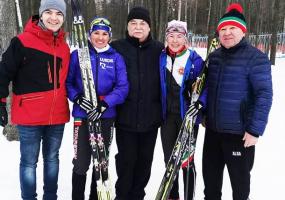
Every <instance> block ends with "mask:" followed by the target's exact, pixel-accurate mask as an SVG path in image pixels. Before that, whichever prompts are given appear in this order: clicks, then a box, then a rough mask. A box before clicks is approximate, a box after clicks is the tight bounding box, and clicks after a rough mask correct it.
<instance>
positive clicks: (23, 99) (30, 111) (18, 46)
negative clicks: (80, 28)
mask: <svg viewBox="0 0 285 200" xmlns="http://www.w3.org/2000/svg"><path fill="white" fill-rule="evenodd" d="M38 20H39V18H38V16H34V17H32V18H31V19H30V20H29V21H28V23H27V25H26V27H25V29H24V32H23V33H22V34H19V35H18V36H17V37H14V38H13V39H12V40H11V44H10V46H9V47H8V49H7V51H6V52H5V53H4V54H3V56H2V61H1V62H0V98H5V97H7V96H8V94H9V92H8V85H9V83H10V81H12V83H13V98H12V111H11V119H12V123H14V124H20V125H53V124H62V123H66V122H68V121H69V115H70V113H69V106H68V101H67V97H66V87H65V80H66V77H67V72H68V66H69V56H70V53H69V47H68V45H67V44H66V42H65V40H64V34H65V33H64V32H63V30H60V31H59V33H58V34H57V35H56V36H54V34H53V32H52V31H49V30H43V29H42V28H41V27H39V26H38V25H37V24H38Z"/></svg>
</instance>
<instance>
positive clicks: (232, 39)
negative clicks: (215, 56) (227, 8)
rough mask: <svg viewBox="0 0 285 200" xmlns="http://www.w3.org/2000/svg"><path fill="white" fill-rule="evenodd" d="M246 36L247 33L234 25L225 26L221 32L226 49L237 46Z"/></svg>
mask: <svg viewBox="0 0 285 200" xmlns="http://www.w3.org/2000/svg"><path fill="white" fill-rule="evenodd" d="M244 36H245V33H244V32H243V31H242V30H241V29H240V28H238V27H236V26H232V25H228V26H224V27H223V28H221V29H220V31H219V39H220V42H221V44H222V45H223V46H224V47H225V48H226V49H229V48H231V47H234V46H235V45H237V44H238V43H239V42H240V41H241V40H242V38H243V37H244Z"/></svg>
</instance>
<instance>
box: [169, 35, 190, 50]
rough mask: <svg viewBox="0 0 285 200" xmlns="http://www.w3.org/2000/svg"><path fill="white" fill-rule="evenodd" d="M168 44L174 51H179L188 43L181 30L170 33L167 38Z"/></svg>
mask: <svg viewBox="0 0 285 200" xmlns="http://www.w3.org/2000/svg"><path fill="white" fill-rule="evenodd" d="M166 42H167V46H168V47H169V48H170V49H171V51H173V52H174V53H176V52H178V51H179V50H180V49H182V47H184V46H185V45H186V39H185V36H184V35H183V34H182V33H179V32H173V33H169V35H167V38H166Z"/></svg>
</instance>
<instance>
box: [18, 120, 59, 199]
mask: <svg viewBox="0 0 285 200" xmlns="http://www.w3.org/2000/svg"><path fill="white" fill-rule="evenodd" d="M18 130H19V136H20V152H21V161H20V185H21V196H22V199H23V200H36V199H37V193H36V184H37V183H36V168H37V163H38V157H39V152H40V147H41V142H42V154H43V160H44V188H43V189H44V194H43V200H56V199H57V181H58V169H59V159H58V154H59V148H60V146H61V141H62V136H63V130H64V125H63V124H62V125H46V126H18Z"/></svg>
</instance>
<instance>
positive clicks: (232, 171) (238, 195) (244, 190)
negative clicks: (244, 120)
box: [202, 129, 255, 200]
mask: <svg viewBox="0 0 285 200" xmlns="http://www.w3.org/2000/svg"><path fill="white" fill-rule="evenodd" d="M242 138H243V135H234V134H230V133H218V132H214V131H211V130H209V129H206V133H205V140H204V147H203V165H202V170H203V179H204V184H205V189H204V194H205V200H221V196H222V184H223V173H224V167H225V165H226V166H227V168H228V172H229V177H230V181H231V186H232V190H233V200H247V199H248V196H249V192H250V171H251V169H252V167H253V162H254V151H255V147H254V146H251V147H248V148H244V146H243V145H244V141H243V140H242Z"/></svg>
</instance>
